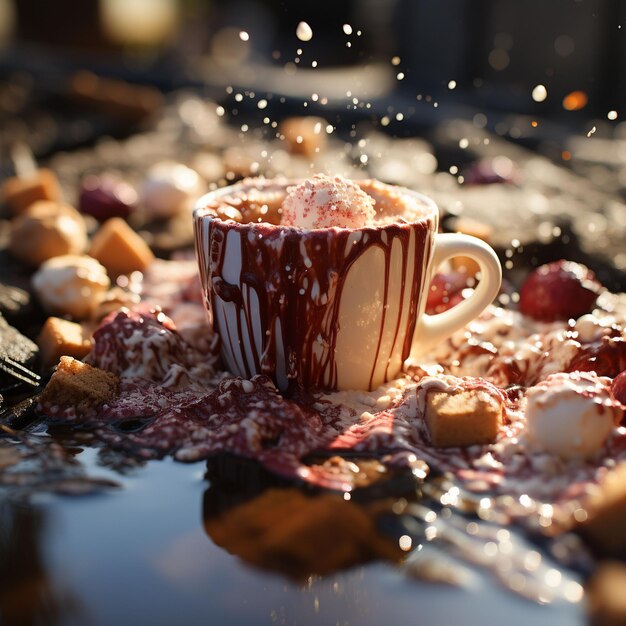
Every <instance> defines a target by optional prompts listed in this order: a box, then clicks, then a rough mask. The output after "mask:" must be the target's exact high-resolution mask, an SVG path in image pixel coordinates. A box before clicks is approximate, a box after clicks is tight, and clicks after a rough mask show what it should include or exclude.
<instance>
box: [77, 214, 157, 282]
mask: <svg viewBox="0 0 626 626" xmlns="http://www.w3.org/2000/svg"><path fill="white" fill-rule="evenodd" d="M89 255H90V256H92V257H93V258H94V259H97V260H98V261H100V263H102V265H104V267H106V269H107V272H108V273H109V275H110V276H119V275H120V274H130V273H131V272H134V271H143V270H145V269H146V268H147V267H148V266H149V265H150V264H151V263H152V262H153V261H154V254H152V250H150V247H149V246H148V244H147V243H146V242H145V241H144V240H143V239H142V238H141V237H140V236H139V235H138V234H137V233H136V232H135V231H134V230H133V229H132V228H131V227H130V226H129V225H128V224H127V223H126V222H125V221H124V220H123V219H122V218H121V217H113V218H111V219H110V220H107V221H106V222H105V223H104V224H102V226H101V227H100V230H98V232H97V233H96V234H95V235H94V237H93V240H92V242H91V249H90V250H89Z"/></svg>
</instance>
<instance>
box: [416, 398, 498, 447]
mask: <svg viewBox="0 0 626 626" xmlns="http://www.w3.org/2000/svg"><path fill="white" fill-rule="evenodd" d="M502 413H503V406H502V401H501V400H499V399H498V398H496V397H494V396H493V395H491V394H490V393H488V392H487V391H485V390H483V389H472V390H462V391H458V392H452V393H448V392H445V391H431V392H430V393H428V395H427V396H426V416H425V419H426V425H427V426H428V432H429V433H430V439H431V442H432V444H433V445H434V446H435V447H437V448H450V447H453V446H472V445H475V444H484V443H492V442H493V441H495V439H496V437H497V435H498V432H499V431H500V427H501V425H502Z"/></svg>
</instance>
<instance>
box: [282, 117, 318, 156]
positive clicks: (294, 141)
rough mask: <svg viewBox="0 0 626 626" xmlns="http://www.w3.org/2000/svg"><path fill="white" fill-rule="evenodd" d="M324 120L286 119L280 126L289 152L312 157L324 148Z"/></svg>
mask: <svg viewBox="0 0 626 626" xmlns="http://www.w3.org/2000/svg"><path fill="white" fill-rule="evenodd" d="M326 124H327V122H326V120H325V119H322V118H321V117H313V116H304V117H288V118H287V119H285V120H284V121H283V122H282V123H281V125H280V131H281V132H282V134H283V135H284V136H285V141H286V142H287V145H288V146H289V151H290V152H292V153H293V154H301V155H303V156H305V157H312V156H314V155H315V154H317V153H319V152H321V151H322V150H324V148H325V147H326Z"/></svg>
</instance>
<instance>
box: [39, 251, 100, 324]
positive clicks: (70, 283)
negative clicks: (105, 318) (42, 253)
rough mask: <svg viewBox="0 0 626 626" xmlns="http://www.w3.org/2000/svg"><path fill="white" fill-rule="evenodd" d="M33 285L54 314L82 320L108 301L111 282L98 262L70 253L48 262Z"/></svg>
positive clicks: (41, 300) (43, 303) (43, 302)
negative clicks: (104, 301)
mask: <svg viewBox="0 0 626 626" xmlns="http://www.w3.org/2000/svg"><path fill="white" fill-rule="evenodd" d="M32 284H33V288H34V290H35V292H36V294H37V297H38V298H39V300H40V302H41V303H42V305H43V306H44V307H45V308H46V309H47V310H48V311H49V312H50V313H54V314H56V315H61V316H63V315H69V316H71V317H73V318H74V319H78V320H81V319H87V318H89V317H90V316H91V315H92V313H93V312H94V311H95V309H96V308H97V307H98V305H99V304H100V303H101V302H102V301H103V300H104V298H105V295H106V292H107V290H108V288H109V286H110V284H111V281H110V280H109V277H108V275H107V271H106V269H105V268H104V266H103V265H101V264H100V263H98V261H96V259H92V258H91V257H88V256H78V255H73V254H67V255H64V256H58V257H54V258H53V259H49V260H48V261H46V262H45V263H44V264H43V265H42V266H41V267H40V268H39V270H38V271H37V272H36V273H35V274H34V276H33V278H32Z"/></svg>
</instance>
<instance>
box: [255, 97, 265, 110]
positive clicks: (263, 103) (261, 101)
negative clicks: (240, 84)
mask: <svg viewBox="0 0 626 626" xmlns="http://www.w3.org/2000/svg"><path fill="white" fill-rule="evenodd" d="M257 106H258V107H259V109H264V108H265V107H266V106H267V100H265V98H263V99H262V100H259V101H258V103H257Z"/></svg>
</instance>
